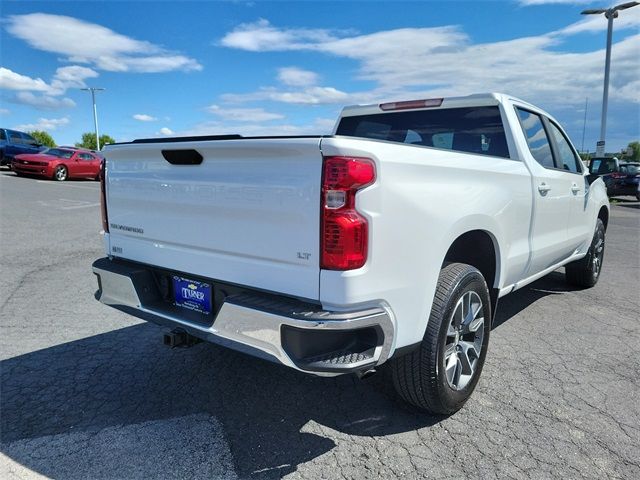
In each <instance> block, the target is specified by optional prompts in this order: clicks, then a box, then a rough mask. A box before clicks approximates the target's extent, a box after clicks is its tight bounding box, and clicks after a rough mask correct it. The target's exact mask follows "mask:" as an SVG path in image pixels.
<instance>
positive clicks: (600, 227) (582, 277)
mask: <svg viewBox="0 0 640 480" xmlns="http://www.w3.org/2000/svg"><path fill="white" fill-rule="evenodd" d="M604 245H605V229H604V223H602V220H601V219H598V220H597V221H596V230H595V232H594V234H593V239H592V240H591V245H590V246H589V251H588V252H587V255H586V256H585V257H584V258H582V259H580V260H577V261H575V262H571V263H569V264H567V265H565V267H564V272H565V278H566V280H567V283H568V284H569V285H575V286H577V287H584V288H589V287H593V286H594V285H595V284H596V283H598V279H599V278H600V272H602V262H603V260H604Z"/></svg>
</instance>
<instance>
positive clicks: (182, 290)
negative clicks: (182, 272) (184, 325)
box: [173, 277, 211, 315]
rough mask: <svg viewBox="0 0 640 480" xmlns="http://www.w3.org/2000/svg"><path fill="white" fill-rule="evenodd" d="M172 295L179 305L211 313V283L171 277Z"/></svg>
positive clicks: (206, 313) (195, 310)
mask: <svg viewBox="0 0 640 480" xmlns="http://www.w3.org/2000/svg"><path fill="white" fill-rule="evenodd" d="M173 297H174V300H175V304H176V305H177V306H179V307H183V308H187V309H189V310H193V311H194V312H199V313H204V314H205V315H208V314H210V313H211V285H209V284H208V283H204V282H197V281H195V280H190V279H188V278H182V277H173Z"/></svg>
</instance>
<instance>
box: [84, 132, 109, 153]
mask: <svg viewBox="0 0 640 480" xmlns="http://www.w3.org/2000/svg"><path fill="white" fill-rule="evenodd" d="M107 143H116V141H115V140H114V139H113V137H110V136H109V135H100V148H102V147H104V146H105V145H106V144H107ZM76 147H80V148H87V149H89V150H96V134H95V133H83V134H82V141H81V142H80V143H76Z"/></svg>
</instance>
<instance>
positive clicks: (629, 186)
mask: <svg viewBox="0 0 640 480" xmlns="http://www.w3.org/2000/svg"><path fill="white" fill-rule="evenodd" d="M589 172H590V173H592V174H595V175H600V176H601V177H602V180H603V181H604V184H605V185H606V186H607V195H608V196H610V197H618V196H623V195H632V196H634V197H636V198H637V199H638V200H640V192H639V191H638V184H639V183H640V163H636V162H628V161H624V160H618V159H617V158H615V157H610V158H594V159H592V160H591V164H590V165H589Z"/></svg>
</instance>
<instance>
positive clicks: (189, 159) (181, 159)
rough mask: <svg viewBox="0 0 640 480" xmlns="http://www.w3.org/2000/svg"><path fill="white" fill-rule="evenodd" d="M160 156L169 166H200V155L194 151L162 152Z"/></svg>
mask: <svg viewBox="0 0 640 480" xmlns="http://www.w3.org/2000/svg"><path fill="white" fill-rule="evenodd" d="M162 156H163V157H164V159H165V160H166V161H167V162H169V163H170V164H171V165H200V164H201V163H202V155H200V153H199V152H198V151H196V150H193V149H189V150H162Z"/></svg>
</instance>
